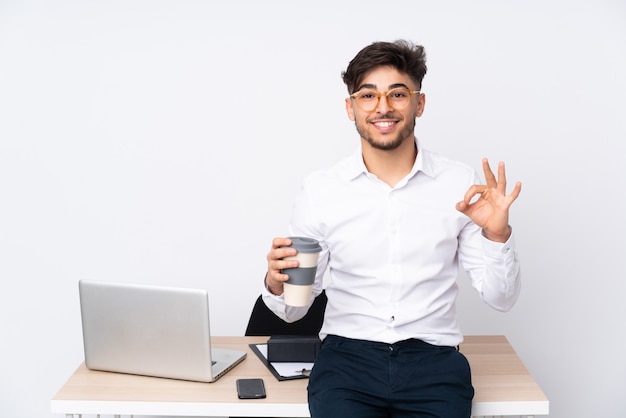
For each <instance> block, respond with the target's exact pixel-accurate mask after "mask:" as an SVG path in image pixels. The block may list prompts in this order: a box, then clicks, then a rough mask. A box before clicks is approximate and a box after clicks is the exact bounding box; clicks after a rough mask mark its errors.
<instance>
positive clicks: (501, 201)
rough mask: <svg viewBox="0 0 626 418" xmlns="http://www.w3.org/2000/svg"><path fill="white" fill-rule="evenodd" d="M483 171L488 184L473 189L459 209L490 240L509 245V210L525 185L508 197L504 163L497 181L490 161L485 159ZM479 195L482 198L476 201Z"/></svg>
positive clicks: (514, 190) (458, 205)
mask: <svg viewBox="0 0 626 418" xmlns="http://www.w3.org/2000/svg"><path fill="white" fill-rule="evenodd" d="M483 171H484V173H485V180H486V181H487V184H486V185H483V184H475V185H473V186H471V187H470V188H469V189H468V190H467V192H466V193H465V197H464V198H463V200H462V201H460V202H459V203H457V204H456V209H457V210H458V211H460V212H463V213H464V214H465V215H467V216H468V217H469V218H470V219H471V220H472V221H474V223H475V224H476V225H478V226H480V227H481V228H482V229H483V234H484V235H485V237H486V238H487V239H489V240H491V241H496V242H505V241H506V240H507V239H509V236H510V235H511V227H510V226H509V208H510V207H511V205H512V204H513V202H514V201H515V199H517V196H519V194H520V191H521V190H522V183H520V182H517V183H515V187H514V188H513V191H512V192H511V194H510V195H508V196H507V195H506V175H505V170H504V163H503V162H500V163H499V164H498V178H497V179H496V177H495V176H494V174H493V172H492V171H491V167H490V166H489V161H487V159H486V158H483ZM476 195H479V197H478V199H477V200H476V201H474V202H472V199H473V198H474V197H475V196H476Z"/></svg>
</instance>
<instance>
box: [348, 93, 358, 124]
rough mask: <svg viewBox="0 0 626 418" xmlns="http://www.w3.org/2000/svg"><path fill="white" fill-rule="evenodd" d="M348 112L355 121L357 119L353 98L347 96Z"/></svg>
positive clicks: (349, 116)
mask: <svg viewBox="0 0 626 418" xmlns="http://www.w3.org/2000/svg"><path fill="white" fill-rule="evenodd" d="M346 112H347V113H348V118H349V119H350V120H351V121H352V122H354V120H355V119H356V118H355V116H354V108H353V107H352V100H351V99H350V98H349V97H348V98H346Z"/></svg>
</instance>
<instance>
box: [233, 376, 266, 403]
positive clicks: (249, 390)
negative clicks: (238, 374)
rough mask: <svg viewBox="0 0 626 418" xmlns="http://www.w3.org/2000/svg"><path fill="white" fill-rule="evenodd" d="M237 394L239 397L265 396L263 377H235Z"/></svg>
mask: <svg viewBox="0 0 626 418" xmlns="http://www.w3.org/2000/svg"><path fill="white" fill-rule="evenodd" d="M236 383H237V396H239V399H262V398H265V384H264V383H263V379H237V382H236Z"/></svg>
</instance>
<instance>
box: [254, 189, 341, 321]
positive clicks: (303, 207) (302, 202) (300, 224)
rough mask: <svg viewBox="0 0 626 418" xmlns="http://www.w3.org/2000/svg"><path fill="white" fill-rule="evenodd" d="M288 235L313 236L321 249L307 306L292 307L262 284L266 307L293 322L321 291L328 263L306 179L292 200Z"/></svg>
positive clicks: (326, 249) (326, 248)
mask: <svg viewBox="0 0 626 418" xmlns="http://www.w3.org/2000/svg"><path fill="white" fill-rule="evenodd" d="M289 235H290V236H301V237H308V238H313V239H316V240H318V241H319V243H320V246H321V247H322V251H321V252H320V255H319V259H318V262H317V271H316V273H315V282H314V283H313V290H312V292H311V298H310V300H309V304H308V306H304V307H294V306H288V305H286V304H285V298H284V296H283V295H278V296H277V295H274V294H272V293H271V292H270V291H269V290H268V289H267V286H265V285H263V289H262V292H261V295H262V296H263V301H264V302H265V304H266V305H267V307H268V308H269V309H270V310H271V311H272V312H274V313H275V314H276V315H277V316H278V317H279V318H281V319H282V320H283V321H286V322H295V321H297V320H299V319H301V318H303V317H304V316H305V315H306V313H307V312H308V310H309V308H310V307H311V305H312V304H313V301H314V300H315V298H316V297H317V296H318V295H319V294H320V293H322V289H323V278H324V273H325V271H326V266H327V265H328V256H329V253H328V246H327V245H326V243H325V241H324V236H323V231H321V228H320V227H319V223H318V222H317V218H316V216H315V208H314V206H313V204H312V201H311V198H310V195H309V193H308V190H307V187H306V181H305V182H304V183H303V185H302V188H301V189H300V192H299V193H298V194H297V195H296V198H295V200H294V204H293V208H292V215H291V223H290V227H289Z"/></svg>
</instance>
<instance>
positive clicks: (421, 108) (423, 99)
mask: <svg viewBox="0 0 626 418" xmlns="http://www.w3.org/2000/svg"><path fill="white" fill-rule="evenodd" d="M419 96H420V97H419V99H418V102H417V112H416V114H417V117H418V118H419V117H420V116H422V114H423V113H424V107H426V95H425V94H424V93H420V95H419Z"/></svg>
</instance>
